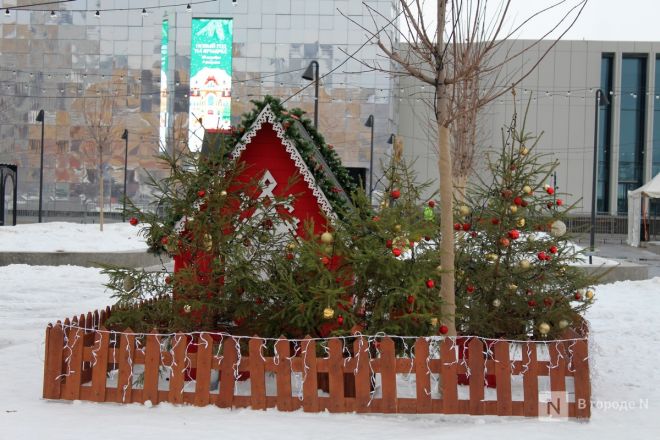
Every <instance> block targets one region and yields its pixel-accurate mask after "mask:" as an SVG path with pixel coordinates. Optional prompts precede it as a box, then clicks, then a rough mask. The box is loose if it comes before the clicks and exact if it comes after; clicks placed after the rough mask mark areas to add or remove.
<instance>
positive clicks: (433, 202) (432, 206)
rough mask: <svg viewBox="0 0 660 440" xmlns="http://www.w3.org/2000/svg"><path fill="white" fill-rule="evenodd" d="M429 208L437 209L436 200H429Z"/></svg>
mask: <svg viewBox="0 0 660 440" xmlns="http://www.w3.org/2000/svg"><path fill="white" fill-rule="evenodd" d="M429 207H431V208H435V200H429Z"/></svg>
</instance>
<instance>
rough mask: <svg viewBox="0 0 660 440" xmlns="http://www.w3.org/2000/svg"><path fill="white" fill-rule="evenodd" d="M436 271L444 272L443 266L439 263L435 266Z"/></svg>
mask: <svg viewBox="0 0 660 440" xmlns="http://www.w3.org/2000/svg"><path fill="white" fill-rule="evenodd" d="M435 271H436V272H438V273H442V266H440V265H438V266H437V267H436V268H435Z"/></svg>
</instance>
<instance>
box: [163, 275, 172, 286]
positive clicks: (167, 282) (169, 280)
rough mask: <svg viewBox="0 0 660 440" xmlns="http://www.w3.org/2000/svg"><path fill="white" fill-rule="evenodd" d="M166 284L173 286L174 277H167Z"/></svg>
mask: <svg viewBox="0 0 660 440" xmlns="http://www.w3.org/2000/svg"><path fill="white" fill-rule="evenodd" d="M165 284H172V277H171V276H169V275H168V276H166V277H165Z"/></svg>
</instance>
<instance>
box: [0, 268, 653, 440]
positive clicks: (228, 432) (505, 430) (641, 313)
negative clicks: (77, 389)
mask: <svg viewBox="0 0 660 440" xmlns="http://www.w3.org/2000/svg"><path fill="white" fill-rule="evenodd" d="M105 281H106V279H105V276H103V275H101V274H100V273H99V271H98V269H92V268H80V267H71V266H58V267H40V266H26V265H13V266H5V267H0V323H2V327H3V328H2V330H3V331H2V333H0V365H1V366H2V370H1V371H2V374H0V439H5V438H6V439H12V438H16V439H32V438H48V439H51V440H57V439H62V440H64V439H66V440H68V439H70V438H71V437H72V436H76V435H78V436H80V435H82V436H97V437H98V438H104V439H105V438H127V437H133V436H139V437H140V438H141V439H159V440H162V439H176V440H179V439H182V438H195V439H200V440H204V439H216V438H223V439H283V438H291V439H332V440H337V439H354V438H359V439H360V440H384V439H397V438H415V439H434V440H435V439H439V438H441V439H461V440H465V439H472V438H475V439H478V438H487V439H510V438H521V439H557V438H580V439H585V440H590V439H594V440H595V439H598V440H601V439H621V438H657V435H658V432H660V369H659V368H658V365H660V351H659V350H658V348H659V347H660V320H659V319H657V314H658V310H660V309H659V307H658V305H659V304H660V278H655V279H652V280H646V281H626V282H619V283H613V284H608V285H602V286H598V288H597V295H596V298H597V302H596V304H595V305H594V306H593V307H592V308H591V309H590V310H589V312H588V315H587V318H588V320H589V321H590V323H591V338H592V346H591V358H590V362H591V368H592V384H593V399H594V405H593V406H594V408H593V411H592V419H591V421H590V422H588V423H579V422H575V421H560V422H554V423H551V422H544V421H541V420H537V419H524V418H514V417H510V418H506V417H500V418H498V417H484V416H444V415H419V416H417V415H389V416H386V415H356V414H328V413H321V414H306V413H303V412H300V411H298V412H292V413H281V412H278V411H275V410H269V411H265V412H263V411H252V410H235V411H230V410H224V409H218V408H216V407H214V406H208V407H204V408H197V407H192V406H181V407H175V406H174V405H171V404H160V405H157V406H153V407H152V406H150V405H139V404H135V405H125V406H122V405H115V404H95V403H89V402H73V403H70V402H59V401H44V400H42V399H41V393H42V389H41V386H42V375H43V372H42V368H43V355H44V348H43V343H44V329H45V326H46V323H48V322H53V321H55V320H57V319H63V318H65V317H67V316H69V317H70V316H72V315H74V314H80V313H83V312H87V311H88V310H93V309H97V308H101V307H104V306H106V305H108V304H110V303H111V302H112V301H111V299H110V298H109V293H108V292H105V291H104V288H103V286H102V283H104V282H105ZM633 433H634V435H633V436H632V437H630V436H631V434H633Z"/></svg>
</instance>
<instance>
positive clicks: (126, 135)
mask: <svg viewBox="0 0 660 440" xmlns="http://www.w3.org/2000/svg"><path fill="white" fill-rule="evenodd" d="M121 138H122V139H123V140H124V142H125V143H124V145H125V148H124V209H123V211H122V213H121V220H122V221H124V222H125V221H126V176H127V174H128V130H127V129H124V132H123V133H122V134H121Z"/></svg>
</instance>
